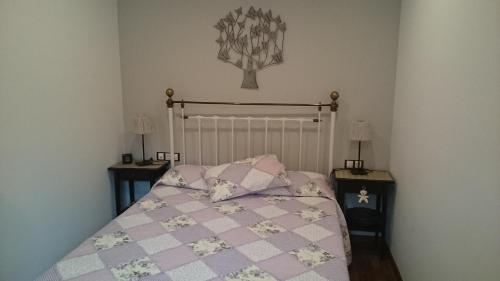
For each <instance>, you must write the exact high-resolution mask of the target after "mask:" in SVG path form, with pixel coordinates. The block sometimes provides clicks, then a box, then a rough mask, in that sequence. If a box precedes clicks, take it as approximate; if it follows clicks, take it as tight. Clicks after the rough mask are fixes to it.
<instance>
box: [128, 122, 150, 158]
mask: <svg viewBox="0 0 500 281" xmlns="http://www.w3.org/2000/svg"><path fill="white" fill-rule="evenodd" d="M133 132H134V134H136V135H141V138H142V161H137V162H135V164H136V165H137V166H145V165H151V164H153V160H151V159H150V160H146V155H145V151H144V135H147V134H150V133H152V132H153V124H152V123H151V119H149V118H148V117H147V116H146V115H144V114H138V115H137V116H136V117H135V119H134V130H133Z"/></svg>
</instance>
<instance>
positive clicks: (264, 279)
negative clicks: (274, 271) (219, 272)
mask: <svg viewBox="0 0 500 281" xmlns="http://www.w3.org/2000/svg"><path fill="white" fill-rule="evenodd" d="M224 280H225V281H277V280H276V278H274V277H273V276H272V275H271V274H269V273H267V272H265V271H263V270H262V269H260V268H258V267H257V266H255V265H252V266H249V267H245V268H243V269H241V270H239V271H236V272H232V273H229V274H228V275H226V277H224Z"/></svg>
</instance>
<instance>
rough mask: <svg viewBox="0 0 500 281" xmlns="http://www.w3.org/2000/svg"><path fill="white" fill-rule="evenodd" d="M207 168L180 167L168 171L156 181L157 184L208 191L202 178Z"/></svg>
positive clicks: (194, 166)
mask: <svg viewBox="0 0 500 281" xmlns="http://www.w3.org/2000/svg"><path fill="white" fill-rule="evenodd" d="M206 170H207V167H205V166H197V165H180V166H175V167H174V168H172V169H170V170H168V171H167V172H166V173H165V174H164V175H163V176H162V177H161V179H160V180H159V181H158V183H157V185H158V184H163V185H169V186H177V187H186V188H192V189H199V190H208V186H207V183H206V182H205V179H204V178H203V175H204V174H205V171H206Z"/></svg>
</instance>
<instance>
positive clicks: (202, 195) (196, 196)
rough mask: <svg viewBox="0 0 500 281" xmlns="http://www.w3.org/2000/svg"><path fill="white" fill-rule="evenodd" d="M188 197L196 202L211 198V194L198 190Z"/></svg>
mask: <svg viewBox="0 0 500 281" xmlns="http://www.w3.org/2000/svg"><path fill="white" fill-rule="evenodd" d="M188 195H189V196H191V197H192V198H193V199H195V200H200V199H203V198H208V197H209V193H208V191H207V190H196V191H193V192H189V193H188Z"/></svg>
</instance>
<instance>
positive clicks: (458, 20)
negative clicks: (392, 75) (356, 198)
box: [390, 0, 500, 281]
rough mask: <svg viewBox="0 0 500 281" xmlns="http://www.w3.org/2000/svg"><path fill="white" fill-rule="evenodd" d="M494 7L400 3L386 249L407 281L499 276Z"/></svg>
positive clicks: (499, 42)
mask: <svg viewBox="0 0 500 281" xmlns="http://www.w3.org/2000/svg"><path fill="white" fill-rule="evenodd" d="M499 105H500V1H489V0H482V1H469V0H440V1H436V0H421V1H403V4H402V14H401V27H400V40H399V55H398V68H397V80H396V95H395V106H394V119H393V120H394V121H393V129H392V130H393V135H392V142H391V163H390V167H391V171H392V172H393V174H394V176H395V177H396V179H397V182H398V186H397V192H396V198H395V206H394V217H393V225H392V230H391V233H392V239H391V243H390V246H391V250H392V253H393V255H394V257H395V259H396V261H397V263H398V266H399V269H400V271H401V274H402V277H403V279H404V280H408V281H412V280H418V281H421V280H484V281H488V280H498V278H499V276H500V267H499V261H500V242H499V241H500V240H499V237H500V188H499V183H500V173H499V167H500V165H499V163H500V148H499V145H500V123H499V122H500V107H499Z"/></svg>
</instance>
